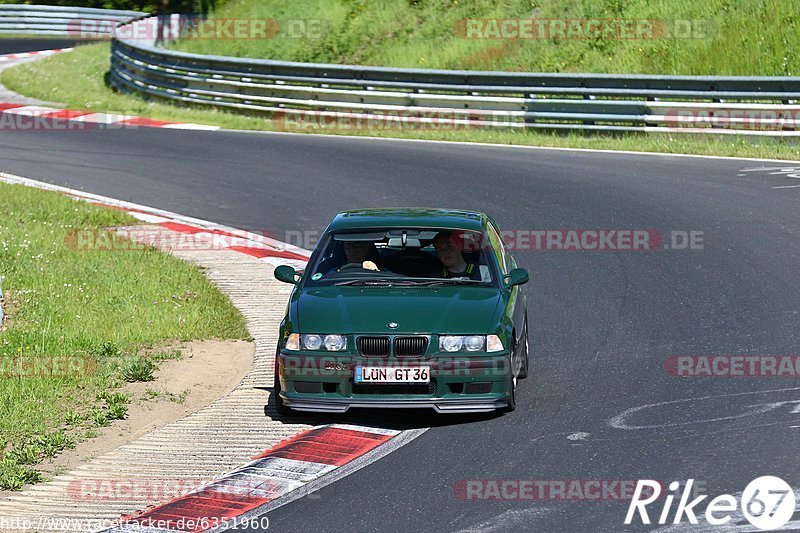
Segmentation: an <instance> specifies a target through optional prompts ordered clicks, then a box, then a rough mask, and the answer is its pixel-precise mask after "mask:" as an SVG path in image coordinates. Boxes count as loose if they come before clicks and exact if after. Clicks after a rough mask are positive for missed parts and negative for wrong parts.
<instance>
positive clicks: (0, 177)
mask: <svg viewBox="0 0 800 533" xmlns="http://www.w3.org/2000/svg"><path fill="white" fill-rule="evenodd" d="M0 181H2V182H5V183H13V184H16V185H26V186H28V187H35V188H37V189H45V190H48V191H57V192H62V193H66V194H69V195H71V196H77V197H80V199H85V200H89V201H94V202H99V203H103V204H106V205H110V206H115V207H120V208H123V209H126V210H131V211H144V212H147V213H148V214H151V215H157V216H162V217H166V218H167V219H169V220H172V221H179V222H183V223H185V224H188V225H192V226H197V227H200V228H206V229H215V230H221V231H228V232H231V233H233V234H236V235H241V236H242V237H243V238H245V239H247V240H250V241H253V242H257V243H261V244H267V245H269V246H273V247H274V248H275V249H277V250H282V251H287V252H294V253H296V254H299V255H305V256H310V255H311V251H310V250H306V249H304V248H300V247H299V246H295V245H293V244H289V243H285V242H281V241H279V240H276V239H272V238H270V237H265V236H264V235H259V234H256V233H252V232H249V231H245V230H242V229H238V228H232V227H230V226H223V225H221V224H217V223H215V222H210V221H208V220H203V219H201V218H194V217H188V216H185V215H179V214H178V213H173V212H172V211H166V210H164V209H158V208H156V207H149V206H146V205H142V204H135V203H133V202H126V201H124V200H117V199H116V198H111V197H108V196H101V195H99V194H93V193H89V192H84V191H80V190H78V189H71V188H69V187H62V186H61V185H53V184H52V183H46V182H44V181H38V180H34V179H31V178H25V177H23V176H17V175H14V174H9V173H7V172H0ZM270 259H273V260H274V259H275V258H270Z"/></svg>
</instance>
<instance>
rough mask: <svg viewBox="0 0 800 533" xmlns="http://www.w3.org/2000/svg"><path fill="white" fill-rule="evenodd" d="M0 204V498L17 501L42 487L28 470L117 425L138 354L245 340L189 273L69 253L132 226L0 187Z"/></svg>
mask: <svg viewBox="0 0 800 533" xmlns="http://www.w3.org/2000/svg"><path fill="white" fill-rule="evenodd" d="M0 198H2V202H0V278H2V287H3V290H4V291H5V301H6V305H5V307H6V311H7V317H6V321H5V327H4V328H3V329H1V330H0V389H2V391H3V394H2V395H1V397H0V489H18V488H20V487H21V486H22V485H23V484H25V483H29V482H34V481H37V480H39V479H40V476H39V474H38V473H37V472H36V470H35V464H36V463H38V462H39V461H41V460H44V459H46V458H47V457H52V456H53V455H55V454H56V453H58V451H60V449H63V448H65V447H70V446H71V445H72V444H73V443H74V442H75V441H76V440H79V439H81V438H84V437H86V436H90V435H91V434H92V432H91V428H93V427H97V426H104V425H107V424H108V423H109V422H110V421H111V420H114V419H118V418H123V417H124V416H125V414H126V412H127V398H126V397H125V395H123V394H121V393H118V392H114V389H115V388H116V387H118V386H120V385H121V384H122V383H124V382H126V381H133V380H147V379H148V377H149V375H148V372H143V371H142V369H145V368H147V369H150V371H152V370H153V369H154V367H155V366H154V365H155V360H154V359H153V358H143V357H142V356H140V355H139V353H140V351H141V350H143V349H151V348H153V347H157V346H158V345H160V344H161V343H164V342H166V341H173V340H181V341H188V340H193V339H208V338H222V339H241V338H246V337H247V336H248V334H247V330H246V327H245V323H244V318H243V317H242V315H241V314H240V313H239V311H238V310H237V309H236V308H235V307H234V306H233V305H232V304H231V302H230V300H228V298H227V297H226V296H225V295H224V294H222V292H220V291H219V290H218V289H217V288H216V287H215V286H214V285H213V284H212V283H211V282H210V281H208V280H207V279H206V277H205V276H204V274H203V273H202V271H201V270H200V269H199V268H197V267H196V266H192V265H190V264H188V263H185V262H183V261H181V260H179V259H177V258H175V257H173V256H171V255H169V254H166V253H162V252H160V251H157V250H155V249H153V248H144V247H142V248H140V249H133V250H124V251H120V250H108V249H98V248H93V247H89V246H85V247H82V246H76V245H75V242H76V241H75V239H74V235H75V233H74V232H78V231H91V232H99V234H102V233H104V232H106V231H107V230H106V229H105V228H108V227H111V226H118V225H125V224H134V223H137V222H136V220H135V219H133V218H131V217H129V216H128V215H127V214H125V213H123V212H121V211H117V210H112V209H107V208H103V207H98V206H95V205H91V204H89V203H85V202H77V201H75V200H72V199H70V198H68V197H66V196H64V195H61V194H58V193H54V192H49V191H41V190H38V189H32V188H28V187H23V186H19V185H8V184H4V183H0ZM92 234H94V233H92ZM187 295H189V296H190V297H188V298H187ZM87 432H88V433H87Z"/></svg>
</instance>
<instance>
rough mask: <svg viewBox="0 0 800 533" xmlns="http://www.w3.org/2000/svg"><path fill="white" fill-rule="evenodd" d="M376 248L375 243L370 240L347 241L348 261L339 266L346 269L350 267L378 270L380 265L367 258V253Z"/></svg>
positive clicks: (345, 244)
mask: <svg viewBox="0 0 800 533" xmlns="http://www.w3.org/2000/svg"><path fill="white" fill-rule="evenodd" d="M370 250H374V245H373V244H372V243H371V242H368V241H345V243H344V255H345V256H346V257H347V263H346V264H345V265H343V266H341V267H340V268H339V270H346V269H350V268H363V269H364V270H375V271H378V265H376V264H375V262H374V261H368V260H367V254H369V252H370Z"/></svg>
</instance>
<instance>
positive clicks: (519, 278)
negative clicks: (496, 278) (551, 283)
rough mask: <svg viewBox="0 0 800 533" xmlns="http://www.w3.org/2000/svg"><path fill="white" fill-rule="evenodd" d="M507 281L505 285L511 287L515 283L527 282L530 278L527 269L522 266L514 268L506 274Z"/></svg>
mask: <svg viewBox="0 0 800 533" xmlns="http://www.w3.org/2000/svg"><path fill="white" fill-rule="evenodd" d="M506 278H507V279H508V281H507V282H506V287H513V286H515V285H524V284H526V283H528V280H529V279H530V275H529V274H528V271H527V270H526V269H524V268H515V269H513V270H512V271H511V272H509V273H508V276H506Z"/></svg>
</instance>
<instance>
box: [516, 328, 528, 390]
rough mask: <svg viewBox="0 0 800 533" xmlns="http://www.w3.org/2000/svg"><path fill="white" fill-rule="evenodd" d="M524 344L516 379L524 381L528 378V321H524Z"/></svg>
mask: <svg viewBox="0 0 800 533" xmlns="http://www.w3.org/2000/svg"><path fill="white" fill-rule="evenodd" d="M524 336H525V344H524V345H523V347H522V350H523V353H522V355H521V358H522V366H521V367H520V369H519V375H517V377H518V378H519V379H525V378H527V377H528V321H527V320H526V321H525V333H524Z"/></svg>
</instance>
